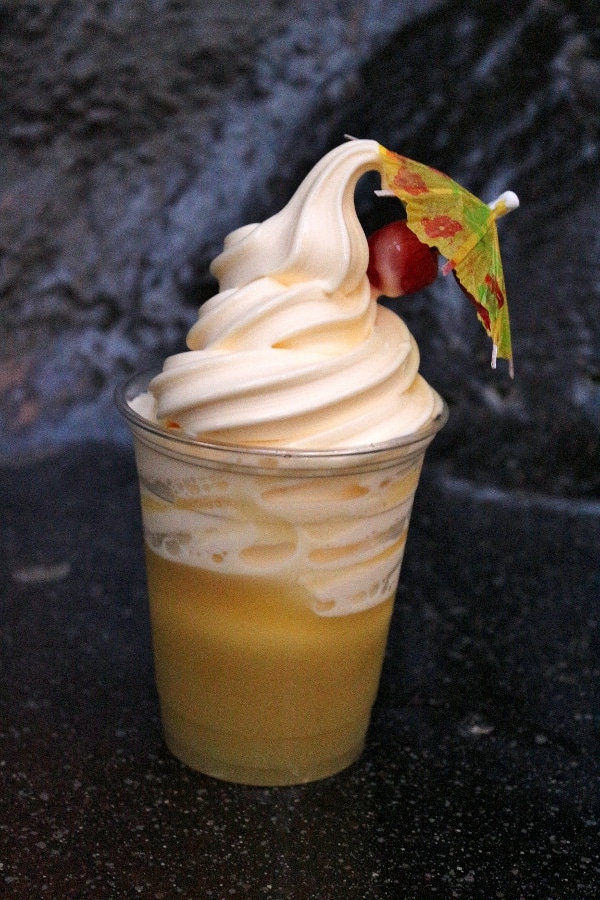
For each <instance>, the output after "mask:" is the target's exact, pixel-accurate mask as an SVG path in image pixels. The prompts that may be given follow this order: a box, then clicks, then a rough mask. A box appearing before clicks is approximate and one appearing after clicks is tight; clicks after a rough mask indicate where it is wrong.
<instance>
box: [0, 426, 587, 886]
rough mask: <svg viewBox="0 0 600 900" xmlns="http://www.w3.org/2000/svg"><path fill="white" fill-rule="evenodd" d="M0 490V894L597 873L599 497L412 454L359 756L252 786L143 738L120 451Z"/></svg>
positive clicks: (145, 678)
mask: <svg viewBox="0 0 600 900" xmlns="http://www.w3.org/2000/svg"><path fill="white" fill-rule="evenodd" d="M0 495H1V497H2V502H1V503H0V540H1V541H2V552H1V561H0V566H1V567H2V578H1V581H0V584H1V588H0V591H1V593H0V790H1V794H0V896H2V897H4V896H6V897H11V898H12V897H15V898H20V897H23V898H38V897H51V898H61V900H67V898H83V897H86V898H87V897H91V898H120V897H124V898H131V897H138V896H139V897H142V898H144V897H147V898H157V900H158V898H171V897H193V898H195V897H198V898H204V897H210V898H219V900H225V898H231V897H249V898H263V897H264V898H282V900H284V898H293V900H304V898H307V900H308V898H310V900H312V898H325V900H327V898H332V900H337V898H348V900H350V898H360V900H370V898H373V900H376V898H396V897H399V898H403V897H409V898H413V897H416V898H420V897H440V898H447V897H449V898H450V897H459V898H469V897H475V898H479V897H481V898H486V900H495V898H506V900H520V898H530V897H531V898H537V897H540V898H548V900H549V898H553V900H565V898H577V900H583V898H596V897H598V896H599V895H600V841H599V831H600V828H599V825H600V777H599V776H600V745H599V736H600V703H599V700H600V680H599V677H598V676H599V673H600V644H599V638H598V621H599V617H600V604H599V599H600V552H599V548H600V504H598V503H594V502H587V503H586V502H574V501H569V500H562V499H560V498H557V499H552V498H549V497H543V496H539V495H538V496H534V495H531V496H528V495H526V494H511V493H503V492H500V491H496V490H491V489H483V488H479V489H476V488H473V486H471V485H469V484H468V483H466V482H459V481H456V480H454V481H452V480H449V479H446V478H444V477H443V475H442V473H441V471H440V470H438V469H437V468H436V466H435V465H433V466H429V467H428V466H427V463H426V472H425V474H424V477H423V480H422V484H421V487H420V489H419V493H418V496H417V502H416V505H415V511H414V514H413V521H412V525H411V531H410V536H409V541H408V545H407V551H406V556H405V561H404V567H403V572H402V575H401V586H400V588H399V593H398V602H397V607H396V611H395V616H394V621H393V625H392V631H391V635H390V641H389V648H388V654H387V657H386V663H385V667H384V672H383V677H382V683H381V688H380V693H379V697H378V700H377V703H376V707H375V711H374V715H373V721H372V726H371V729H370V733H369V738H368V743H367V748H366V751H365V753H364V755H363V757H362V759H361V760H360V761H359V762H358V763H356V764H355V765H354V766H353V767H351V768H350V769H349V770H347V771H346V772H344V773H342V774H340V775H338V776H335V777H333V778H330V779H327V780H325V781H322V782H318V783H315V784H311V785H304V786H300V787H292V788H272V789H262V788H247V787H240V786H236V785H229V784H226V783H221V782H218V781H214V780H211V779H209V778H206V777H204V776H202V775H199V774H197V773H195V772H193V771H191V770H189V769H187V768H186V767H185V766H184V765H182V764H180V763H179V762H178V761H177V760H176V759H174V758H173V757H172V756H171V755H170V754H169V753H168V751H167V750H166V749H165V747H164V745H163V743H162V739H161V733H160V722H159V713H158V703H157V698H156V694H155V689H154V685H153V675H152V659H151V652H150V639H149V624H148V616H147V610H146V599H145V584H144V572H143V563H142V553H141V528H140V521H139V514H138V508H137V503H138V498H137V484H136V478H135V471H134V465H133V456H132V454H131V453H130V452H129V451H127V450H125V449H123V448H119V447H117V446H113V445H102V444H87V445H81V446H74V447H72V448H70V449H69V450H67V451H64V452H63V453H62V454H61V455H59V456H56V457H54V458H52V459H47V460H44V461H40V462H37V463H31V464H29V465H27V466H21V467H20V468H17V469H2V470H0Z"/></svg>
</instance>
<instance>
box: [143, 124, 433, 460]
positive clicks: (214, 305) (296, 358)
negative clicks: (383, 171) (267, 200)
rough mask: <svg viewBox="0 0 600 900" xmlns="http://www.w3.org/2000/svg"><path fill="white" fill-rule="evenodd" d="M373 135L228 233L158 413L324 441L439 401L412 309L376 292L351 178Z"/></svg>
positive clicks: (217, 439) (275, 438)
mask: <svg viewBox="0 0 600 900" xmlns="http://www.w3.org/2000/svg"><path fill="white" fill-rule="evenodd" d="M379 168H380V164H379V150H378V144H377V142H376V141H371V140H357V141H351V142H349V143H345V144H342V145H341V146H339V147H337V148H335V149H334V150H332V151H331V152H329V153H328V154H327V155H326V156H324V157H323V159H321V161H320V162H319V163H318V164H317V165H316V166H315V167H314V168H313V169H312V171H311V172H310V173H309V174H308V175H307V177H306V178H305V180H304V181H303V182H302V184H301V185H300V187H299V188H298V190H297V191H296V193H295V194H294V196H293V197H292V198H291V200H290V201H289V203H288V204H287V205H286V206H285V207H284V208H283V209H282V210H281V211H280V212H278V213H277V214H276V215H274V216H272V217H271V218H269V219H267V220H265V221H264V222H262V223H261V224H253V225H246V226H245V227H242V228H239V229H237V230H236V231H233V232H232V233H231V234H230V235H228V237H227V238H226V239H225V244H224V250H223V252H222V253H221V254H220V255H219V256H217V257H216V259H215V260H214V261H213V263H212V265H211V271H212V273H213V274H214V275H215V276H216V277H217V278H218V280H219V288H220V293H218V294H217V295H216V296H214V297H212V298H211V299H210V300H208V301H207V302H205V303H204V304H203V305H202V306H201V307H200V310H199V314H198V320H197V322H196V323H195V324H194V325H193V326H192V328H191V329H190V331H189V334H188V337H187V344H188V347H189V348H190V349H189V350H188V351H186V352H183V353H179V354H176V355H174V356H171V357H169V358H168V359H167V360H166V362H165V364H164V368H163V371H162V372H161V373H160V374H159V375H158V376H156V377H155V378H154V379H153V380H152V381H151V382H150V386H149V391H150V393H151V394H152V396H153V398H154V401H153V411H152V416H153V417H154V418H155V419H156V420H157V421H158V422H160V423H163V424H166V423H168V424H169V425H171V426H172V425H176V426H178V427H179V428H181V429H182V430H183V432H185V433H186V434H188V435H191V436H193V437H195V438H197V439H199V440H203V441H208V442H214V443H228V444H241V445H248V446H257V445H260V446H265V447H269V446H272V447H289V448H299V449H316V450H327V449H333V448H342V447H361V446H366V445H372V444H375V443H380V442H382V441H388V440H392V439H394V438H397V437H401V436H404V435H409V434H412V433H414V432H415V431H417V430H418V429H419V428H421V427H422V426H424V425H426V424H427V423H428V422H429V421H430V420H431V419H432V418H433V417H434V416H435V415H436V414H437V413H438V412H439V409H440V404H441V401H440V400H439V397H438V395H437V394H436V392H435V391H433V390H432V389H431V388H430V387H429V385H428V384H427V383H426V382H425V381H424V379H423V378H422V377H421V376H420V375H419V374H418V367H419V352H418V349H417V346H416V343H415V341H414V339H413V338H412V336H411V334H410V333H409V331H408V329H407V327H406V326H405V324H404V323H403V322H402V320H401V319H400V318H399V317H398V316H397V315H396V314H395V313H393V312H391V311H389V310H388V309H386V308H384V307H382V306H380V305H379V304H377V302H376V299H375V298H374V297H373V296H372V295H371V289H370V285H369V281H368V279H367V277H366V269H367V264H368V246H367V240H366V237H365V234H364V232H363V229H362V227H361V225H360V222H359V221H358V217H357V214H356V209H355V205H354V191H355V187H356V184H357V182H358V180H359V178H360V177H361V176H362V175H363V174H364V173H365V172H367V171H369V170H379Z"/></svg>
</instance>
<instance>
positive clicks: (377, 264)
mask: <svg viewBox="0 0 600 900" xmlns="http://www.w3.org/2000/svg"><path fill="white" fill-rule="evenodd" d="M368 244H369V267H368V269H367V277H368V279H369V281H370V282H371V285H372V287H373V288H374V289H375V290H376V291H379V293H380V294H384V295H385V296H386V297H400V296H401V295H402V294H412V293H414V292H415V291H420V290H422V289H423V288H424V287H427V285H429V284H431V283H432V282H434V281H435V279H436V278H437V274H438V251H437V250H436V249H435V248H434V247H428V246H427V244H424V243H423V242H422V241H420V240H419V238H418V237H417V236H416V234H414V233H413V232H412V231H411V230H410V228H409V227H408V225H407V224H406V222H404V221H399V222H390V224H389V225H384V226H383V228H379V229H378V231H375V232H374V233H373V234H372V235H371V237H370V238H369V239H368Z"/></svg>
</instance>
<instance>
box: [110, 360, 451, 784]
mask: <svg viewBox="0 0 600 900" xmlns="http://www.w3.org/2000/svg"><path fill="white" fill-rule="evenodd" d="M150 377H151V375H150V374H148V373H145V374H142V375H139V376H136V377H134V378H133V379H131V380H130V381H129V382H128V383H127V384H126V385H124V386H123V387H122V388H120V389H119V390H118V391H117V395H116V399H117V405H118V407H119V409H120V411H121V412H122V414H123V415H124V416H125V418H126V420H127V422H128V424H129V427H130V429H131V432H132V435H133V439H134V446H135V455H136V464H137V470H138V475H139V483H140V493H141V504H142V517H143V524H144V542H145V550H146V561H147V575H148V594H149V600H150V615H151V625H152V639H153V645H154V661H155V670H156V682H157V687H158V694H159V699H160V708H161V718H162V723H163V729H164V735H165V740H166V743H167V745H168V747H169V748H170V750H171V751H172V753H174V755H175V756H177V757H178V758H179V759H181V760H182V761H183V762H185V763H187V765H189V766H191V767H192V768H193V769H196V770H198V771H200V772H203V773H205V774H207V775H212V776H214V777H216V778H221V779H225V780H227V781H233V782H239V783H243V784H255V785H264V786H267V785H284V784H297V783H301V782H307V781H313V780H316V779H319V778H324V777H326V776H329V775H333V774H334V773H336V772H339V771H340V770H342V769H344V768H345V767H346V766H348V765H350V764H351V763H352V762H354V761H355V760H356V759H357V758H358V756H359V755H360V754H361V752H362V749H363V746H364V741H365V735H366V731H367V728H368V725H369V719H370V715H371V708H372V705H373V702H374V700H375V696H376V693H377V688H378V684H379V678H380V674H381V668H382V664H383V657H384V652H385V646H386V641H387V635H388V629H389V623H390V618H391V615H392V608H393V602H394V596H395V592H396V587H397V584H398V576H399V572H400V565H401V562H402V556H403V552H404V545H405V542H406V535H407V529H408V524H409V518H410V513H411V509H412V503H413V497H414V493H415V489H416V487H417V483H418V479H419V474H420V471H421V466H422V463H423V457H424V454H425V450H426V448H427V446H428V444H429V443H430V442H431V440H432V439H433V437H434V435H435V434H436V432H437V431H438V430H439V429H440V428H441V427H442V426H443V425H444V423H445V422H446V419H447V415H448V411H447V408H446V406H445V405H444V406H443V409H442V411H441V412H440V414H439V415H438V416H437V418H436V419H435V420H433V421H432V422H430V423H429V424H428V426H427V427H426V428H424V429H423V430H422V431H420V432H418V433H416V434H414V435H412V436H410V437H408V438H406V437H405V438H402V439H399V440H397V441H393V442H389V443H386V444H380V445H377V446H374V447H368V448H363V449H359V450H346V449H341V450H333V451H326V452H321V451H300V450H299V451H295V450H280V449H266V448H265V449H256V448H248V447H234V446H229V445H227V446H225V445H214V444H206V443H202V442H199V441H195V440H193V439H191V438H189V437H186V436H183V435H181V434H178V433H177V432H175V431H173V432H171V431H166V430H164V429H162V428H160V427H158V426H156V425H155V424H153V423H151V422H148V421H147V420H145V419H144V418H142V417H140V416H139V415H137V414H136V413H135V412H134V411H133V410H132V409H131V407H130V406H129V403H128V401H129V400H131V399H133V398H134V397H136V396H138V395H139V394H140V393H142V392H144V391H145V390H146V388H147V384H148V381H149V380H150Z"/></svg>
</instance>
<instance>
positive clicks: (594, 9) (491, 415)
mask: <svg viewBox="0 0 600 900" xmlns="http://www.w3.org/2000/svg"><path fill="white" fill-rule="evenodd" d="M0 110H1V121H2V125H3V127H2V129H1V130H0V160H1V163H0V453H1V454H2V455H3V456H4V457H5V458H6V457H9V458H14V457H16V456H30V455H31V454H43V453H47V452H52V451H54V450H55V449H56V448H58V447H59V446H62V445H64V443H66V442H68V441H75V440H80V439H84V438H102V439H106V438H108V439H112V438H114V439H117V440H124V439H125V438H126V433H125V428H124V426H123V424H122V423H121V422H120V421H119V420H118V416H117V413H116V412H115V411H114V407H113V402H112V393H113V388H114V385H115V383H116V382H118V381H120V380H121V379H122V378H124V377H125V376H126V375H127V374H128V373H130V372H132V371H134V370H137V369H139V368H142V367H146V366H148V365H153V364H158V363H159V362H160V361H161V360H162V358H163V357H164V355H165V354H167V353H171V352H173V351H174V350H177V349H182V347H183V342H184V336H185V333H186V331H187V329H188V327H189V325H190V324H191V322H192V321H193V320H194V318H195V315H196V309H197V307H198V305H199V303H201V302H202V300H204V299H205V298H206V297H207V296H209V295H210V294H211V293H212V292H213V291H214V289H215V285H214V283H213V282H212V281H211V279H210V277H209V276H208V273H207V265H208V262H209V261H210V259H211V258H212V256H213V255H214V254H215V252H217V251H218V249H219V246H220V243H221V241H222V239H223V237H224V235H225V234H226V232H228V231H229V230H230V229H231V228H233V227H235V226H237V225H239V224H241V223H243V222H247V221H253V220H257V219H262V218H264V217H265V216H266V215H268V214H270V213H271V212H273V211H275V209H276V208H278V207H279V206H281V204H282V203H283V202H285V200H286V199H287V198H288V197H289V196H290V194H291V193H292V191H293V189H294V188H295V186H296V185H297V183H298V181H299V179H300V178H301V176H302V175H303V174H304V173H305V172H306V171H307V170H308V168H309V167H310V166H311V165H312V164H313V163H314V162H315V161H316V160H317V159H318V158H319V157H320V156H321V155H322V154H323V152H324V151H325V150H327V149H328V148H329V147H330V146H333V145H335V144H336V143H339V141H340V140H341V139H342V135H343V134H344V132H349V133H351V134H356V135H358V136H361V137H373V138H376V139H378V140H380V141H381V142H382V143H384V144H385V145H386V146H388V147H390V148H392V149H396V150H398V151H399V152H402V153H404V154H406V155H409V156H413V157H416V158H419V159H421V160H422V161H424V162H428V163H431V164H433V165H435V166H437V167H438V168H442V169H444V170H445V171H447V172H448V173H449V174H451V175H452V176H453V177H454V178H456V179H457V180H459V181H461V182H462V183H463V184H465V186H467V187H469V188H470V189H471V190H473V191H474V192H475V193H478V194H479V195H480V196H481V197H482V198H483V199H485V200H491V199H492V198H493V197H495V196H496V195H497V194H498V193H500V191H501V190H504V189H506V188H512V189H513V190H515V191H516V192H517V193H518V194H519V196H520V198H521V204H522V205H521V208H520V210H518V211H517V212H515V213H513V214H512V215H511V216H510V217H509V218H508V219H505V220H503V221H502V223H501V225H500V231H501V243H502V250H503V259H504V264H505V273H506V280H507V288H508V294H509V302H510V308H511V318H512V324H513V342H514V350H515V366H516V378H515V380H514V382H513V383H511V382H510V380H509V378H508V376H507V374H506V371H505V368H504V367H502V368H499V370H498V371H497V372H495V373H494V372H492V371H491V369H490V368H489V352H490V344H489V341H488V340H487V338H486V337H485V335H484V333H483V331H482V329H481V328H480V326H479V325H478V323H477V322H476V320H475V318H474V316H473V314H472V311H471V309H470V307H469V305H468V304H466V303H465V302H464V301H463V298H462V296H461V295H460V294H459V292H458V291H457V290H456V289H455V288H454V286H453V284H452V282H451V279H440V280H439V281H438V282H437V283H436V285H435V286H434V287H433V288H432V289H430V290H429V291H428V292H424V293H423V294H421V295H417V296H415V297H413V298H407V299H404V300H403V301H401V302H399V303H398V307H399V308H401V310H402V314H403V316H404V317H405V318H406V320H407V322H408V324H409V326H410V327H411V329H412V330H413V332H414V333H415V336H416V337H417V340H418V342H419V344H420V347H421V352H422V369H423V372H424V374H425V375H426V377H427V378H428V379H429V380H430V381H431V382H432V383H433V384H434V385H435V386H436V387H437V388H438V389H439V390H440V392H441V393H442V394H444V396H445V397H446V398H447V400H448V402H449V404H450V407H451V413H452V416H451V422H450V424H449V425H448V426H447V427H446V428H445V429H444V431H443V432H442V434H441V435H440V436H439V437H438V438H437V439H436V442H435V443H434V445H433V447H432V451H430V452H432V453H433V455H434V457H435V459H436V460H437V462H438V464H439V467H440V468H441V469H442V470H444V469H445V470H446V471H447V472H448V473H449V474H450V475H452V476H459V477H461V476H468V477H469V478H472V479H475V480H477V481H481V482H483V483H487V484H490V483H491V484H495V485H500V486H505V487H516V488H520V489H526V490H536V491H538V490H539V491H544V492H547V493H554V494H564V495H570V496H581V497H598V496H600V298H599V293H600V277H599V275H598V255H599V249H600V227H599V225H600V202H599V201H600V178H599V175H598V173H599V168H598V156H599V145H600V144H599V142H600V13H599V7H598V3H597V0H513V2H511V3H509V4H507V3H506V2H504V0H502V2H495V0H485V2H484V0H464V2H452V0H450V2H443V0H437V2H436V0H429V2H428V0H413V2H402V3H400V2H397V0H395V2H394V0H371V2H367V3H365V2H364V0H360V2H359V0H338V2H334V0H319V2H317V0H292V2H287V3H283V2H279V0H262V2H258V3H245V2H244V3H240V2H232V0H229V2H228V0H204V2H203V3H194V2H192V0H93V2H87V3H80V2H77V0H4V2H0ZM368 187H369V186H368V185H363V187H362V190H359V194H358V203H359V208H360V212H361V215H362V216H363V219H364V223H365V228H366V229H367V230H370V229H371V228H373V227H375V225H376V224H379V222H380V220H381V219H382V217H385V216H387V215H388V214H391V212H390V210H389V209H388V208H387V207H386V205H385V204H386V201H374V200H373V198H372V196H371V193H370V190H368ZM375 205H377V208H375ZM501 365H502V364H501Z"/></svg>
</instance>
